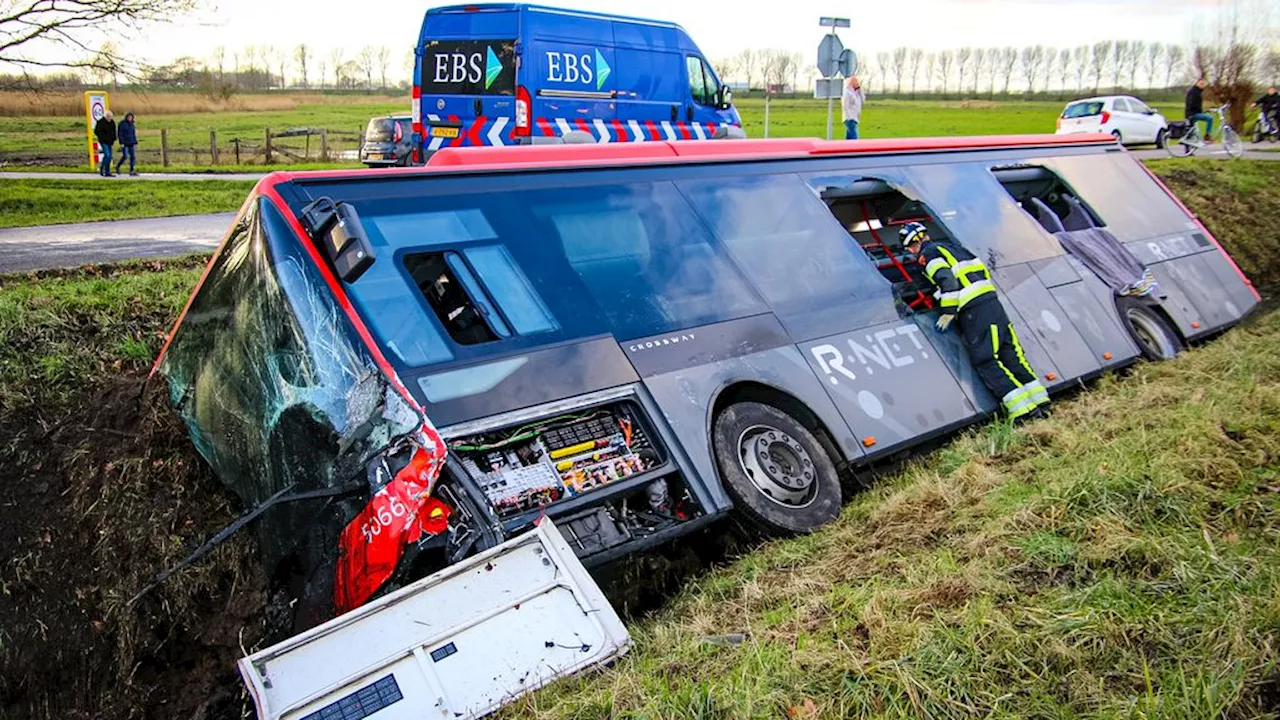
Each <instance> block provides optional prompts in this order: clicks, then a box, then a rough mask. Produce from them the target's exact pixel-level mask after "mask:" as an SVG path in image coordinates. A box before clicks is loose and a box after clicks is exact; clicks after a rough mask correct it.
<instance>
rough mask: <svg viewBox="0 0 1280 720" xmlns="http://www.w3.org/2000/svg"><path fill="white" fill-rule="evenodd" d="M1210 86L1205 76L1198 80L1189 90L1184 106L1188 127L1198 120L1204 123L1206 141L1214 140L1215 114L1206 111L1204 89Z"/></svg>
mask: <svg viewBox="0 0 1280 720" xmlns="http://www.w3.org/2000/svg"><path fill="white" fill-rule="evenodd" d="M1208 86H1209V83H1207V82H1205V79H1204V78H1200V79H1199V80H1197V81H1196V84H1195V85H1192V86H1191V87H1190V88H1189V89H1188V90H1187V101H1186V104H1185V105H1184V106H1183V110H1185V111H1186V118H1187V123H1188V127H1190V125H1191V124H1195V123H1196V122H1197V121H1198V122H1203V123H1204V141H1205V142H1206V143H1210V142H1213V140H1212V139H1211V138H1212V137H1213V116H1212V115H1210V114H1209V113H1207V112H1205V111H1204V89H1205V88H1206V87H1208Z"/></svg>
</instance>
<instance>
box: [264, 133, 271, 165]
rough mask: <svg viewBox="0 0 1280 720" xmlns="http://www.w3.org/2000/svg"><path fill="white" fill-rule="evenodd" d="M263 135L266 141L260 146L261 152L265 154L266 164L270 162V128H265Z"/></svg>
mask: <svg viewBox="0 0 1280 720" xmlns="http://www.w3.org/2000/svg"><path fill="white" fill-rule="evenodd" d="M264 137H265V138H266V142H265V143H264V144H263V146H262V150H263V152H265V153H266V154H267V164H268V165H270V164H271V128H267V129H266V132H265V135H264Z"/></svg>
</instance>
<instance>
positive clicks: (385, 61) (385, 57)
mask: <svg viewBox="0 0 1280 720" xmlns="http://www.w3.org/2000/svg"><path fill="white" fill-rule="evenodd" d="M390 64H391V48H389V47H387V46H386V45H380V46H378V77H379V78H380V79H381V80H382V89H383V90H386V89H387V66H388V65H390Z"/></svg>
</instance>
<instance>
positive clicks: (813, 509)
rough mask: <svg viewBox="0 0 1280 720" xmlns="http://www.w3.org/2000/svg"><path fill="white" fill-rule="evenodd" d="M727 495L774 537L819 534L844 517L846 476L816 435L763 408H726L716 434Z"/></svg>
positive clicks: (747, 405) (743, 405)
mask: <svg viewBox="0 0 1280 720" xmlns="http://www.w3.org/2000/svg"><path fill="white" fill-rule="evenodd" d="M713 441H714V446H715V455H716V463H717V464H718V465H719V467H720V477H721V478H722V479H723V480H724V485H725V490H726V491H727V492H728V493H729V495H730V497H732V498H733V501H734V505H735V506H737V508H738V510H739V511H740V512H741V513H742V514H743V515H745V516H746V517H747V519H749V520H750V521H751V523H752V524H753V525H755V526H757V527H759V528H760V529H762V530H764V531H765V532H768V533H770V534H790V533H808V532H813V531H814V530H816V529H818V528H819V527H821V526H823V525H825V524H827V523H829V522H831V521H832V520H834V519H836V516H837V515H839V514H840V500H841V496H840V477H839V474H838V473H837V472H836V468H835V465H834V464H833V463H832V462H831V458H830V457H829V456H828V455H827V453H826V451H825V450H823V448H822V444H821V443H819V442H818V439H817V438H816V437H814V435H813V433H811V432H809V430H808V429H807V428H805V427H804V426H803V425H801V424H800V423H799V422H798V421H796V419H795V418H793V417H791V416H790V415H788V414H787V413H784V412H782V411H781V410H779V409H777V408H775V407H772V406H769V405H764V404H761V403H754V402H741V403H735V404H733V405H730V406H729V407H727V408H725V409H724V411H722V412H721V413H720V414H719V415H718V416H716V420H715V428H714V431H713Z"/></svg>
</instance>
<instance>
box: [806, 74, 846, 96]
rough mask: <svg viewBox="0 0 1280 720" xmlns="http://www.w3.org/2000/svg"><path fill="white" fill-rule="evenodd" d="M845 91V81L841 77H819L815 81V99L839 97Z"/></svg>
mask: <svg viewBox="0 0 1280 720" xmlns="http://www.w3.org/2000/svg"><path fill="white" fill-rule="evenodd" d="M843 92H844V81H843V80H841V79H840V78H818V79H817V80H815V81H814V86H813V99H814V100H832V99H838V98H839V97H840V95H841V94H842V93H843Z"/></svg>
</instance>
